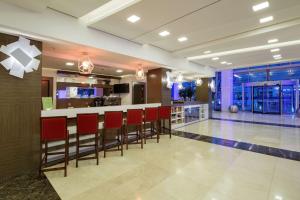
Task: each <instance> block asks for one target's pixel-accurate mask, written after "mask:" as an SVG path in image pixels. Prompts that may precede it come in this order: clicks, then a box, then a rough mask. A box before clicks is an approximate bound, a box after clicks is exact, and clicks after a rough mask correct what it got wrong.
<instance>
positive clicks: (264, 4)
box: [252, 1, 270, 12]
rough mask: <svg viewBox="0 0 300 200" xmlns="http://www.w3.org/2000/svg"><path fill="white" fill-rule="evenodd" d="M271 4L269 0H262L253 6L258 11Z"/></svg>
mask: <svg viewBox="0 0 300 200" xmlns="http://www.w3.org/2000/svg"><path fill="white" fill-rule="evenodd" d="M269 6H270V4H269V2H268V1H265V2H262V3H259V4H256V5H254V6H252V9H253V11H254V12H257V11H259V10H263V9H266V8H268V7H269Z"/></svg>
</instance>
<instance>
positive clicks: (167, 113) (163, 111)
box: [158, 106, 171, 119]
mask: <svg viewBox="0 0 300 200" xmlns="http://www.w3.org/2000/svg"><path fill="white" fill-rule="evenodd" d="M158 110H159V114H158V116H159V119H170V118H171V106H161V107H159V109H158Z"/></svg>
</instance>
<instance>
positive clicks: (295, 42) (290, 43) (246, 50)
mask: <svg viewBox="0 0 300 200" xmlns="http://www.w3.org/2000/svg"><path fill="white" fill-rule="evenodd" d="M294 45H300V40H293V41H288V42H281V43H276V44H268V45H261V46H255V47H248V48H243V49H234V50H230V51H223V52H217V53H212V54H206V55H200V56H192V57H188V58H187V59H188V60H203V59H206V58H213V57H220V56H228V55H234V54H241V53H249V52H254V51H262V50H268V49H273V48H280V47H288V46H294Z"/></svg>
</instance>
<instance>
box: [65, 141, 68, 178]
mask: <svg viewBox="0 0 300 200" xmlns="http://www.w3.org/2000/svg"><path fill="white" fill-rule="evenodd" d="M68 143H69V142H68V138H67V139H66V141H65V174H64V175H65V177H66V176H67V166H68V157H69V154H68V148H69V144H68Z"/></svg>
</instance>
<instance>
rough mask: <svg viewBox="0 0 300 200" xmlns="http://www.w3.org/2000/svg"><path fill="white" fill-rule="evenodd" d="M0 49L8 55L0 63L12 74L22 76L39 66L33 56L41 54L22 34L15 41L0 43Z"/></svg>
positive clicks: (38, 62)
mask: <svg viewBox="0 0 300 200" xmlns="http://www.w3.org/2000/svg"><path fill="white" fill-rule="evenodd" d="M0 51H1V52H2V53H4V54H6V55H7V56H8V58H7V59H5V60H3V61H1V62H0V63H1V65H2V66H3V67H4V68H5V69H6V70H9V74H10V75H12V76H15V77H18V78H23V76H24V73H30V72H33V70H37V69H38V67H39V64H40V61H39V60H38V59H36V58H35V57H36V56H39V55H41V52H40V50H39V49H38V48H37V47H36V46H34V45H30V40H28V39H26V38H24V37H22V36H20V37H19V40H18V41H16V42H13V43H10V44H8V45H6V46H4V45H2V46H1V48H0Z"/></svg>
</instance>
